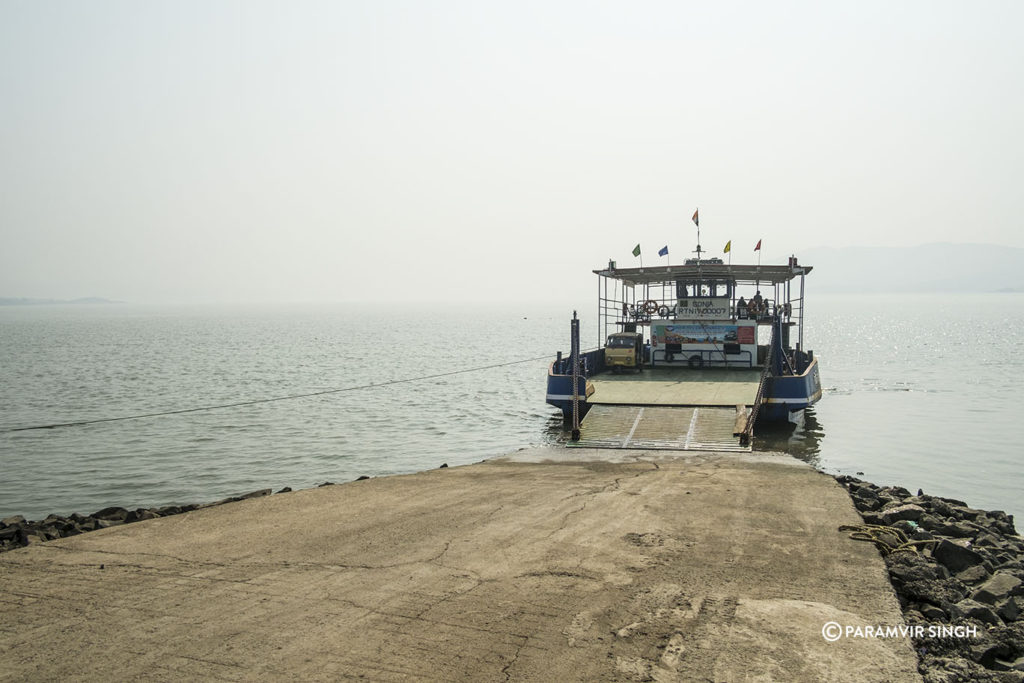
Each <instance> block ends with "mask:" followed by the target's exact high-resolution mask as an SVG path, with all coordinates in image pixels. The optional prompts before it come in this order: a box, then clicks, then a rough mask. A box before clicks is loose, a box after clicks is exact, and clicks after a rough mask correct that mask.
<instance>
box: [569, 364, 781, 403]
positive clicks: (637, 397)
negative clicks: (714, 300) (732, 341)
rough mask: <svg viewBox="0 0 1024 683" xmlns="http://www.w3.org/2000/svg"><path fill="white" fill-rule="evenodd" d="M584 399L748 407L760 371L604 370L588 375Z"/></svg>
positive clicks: (754, 395)
mask: <svg viewBox="0 0 1024 683" xmlns="http://www.w3.org/2000/svg"><path fill="white" fill-rule="evenodd" d="M590 381H591V382H592V383H593V385H594V393H593V395H592V396H590V397H589V398H588V399H587V401H588V403H591V404H594V405H599V404H606V405H631V406H731V407H735V406H738V405H745V406H751V405H753V404H754V400H755V399H756V398H757V387H758V385H759V384H760V382H761V370H760V369H759V368H750V369H742V370H739V369H725V368H709V369H703V370H693V369H690V368H687V367H684V368H653V369H651V368H648V369H645V370H644V371H643V372H641V373H639V374H622V375H615V374H612V373H604V374H601V375H597V376H596V377H593V378H591V380H590Z"/></svg>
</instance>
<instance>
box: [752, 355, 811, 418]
mask: <svg viewBox="0 0 1024 683" xmlns="http://www.w3.org/2000/svg"><path fill="white" fill-rule="evenodd" d="M764 396H765V398H764V403H762V404H761V409H760V411H759V412H758V416H757V419H758V420H765V421H768V422H777V421H786V420H789V418H790V415H792V414H793V413H796V412H799V411H801V410H803V409H804V408H806V407H807V406H809V405H811V404H812V403H815V402H817V401H818V399H820V398H821V374H820V373H819V371H818V359H817V358H813V359H811V362H810V363H809V364H808V366H807V368H806V369H804V371H803V372H802V373H801V374H799V375H780V376H775V377H769V378H768V385H767V386H766V387H765V393H764Z"/></svg>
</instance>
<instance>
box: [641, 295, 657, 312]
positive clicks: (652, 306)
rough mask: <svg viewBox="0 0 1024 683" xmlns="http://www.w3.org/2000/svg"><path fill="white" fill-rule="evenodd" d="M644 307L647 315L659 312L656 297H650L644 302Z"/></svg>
mask: <svg viewBox="0 0 1024 683" xmlns="http://www.w3.org/2000/svg"><path fill="white" fill-rule="evenodd" d="M643 309H644V313H646V314H647V315H654V314H655V313H657V312H658V302H657V301H655V300H654V299H648V300H647V301H645V302H644V303H643Z"/></svg>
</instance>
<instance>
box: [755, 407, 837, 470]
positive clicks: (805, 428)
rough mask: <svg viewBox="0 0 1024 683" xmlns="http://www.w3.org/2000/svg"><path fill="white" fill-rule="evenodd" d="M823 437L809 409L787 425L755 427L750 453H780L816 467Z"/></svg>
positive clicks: (811, 410)
mask: <svg viewBox="0 0 1024 683" xmlns="http://www.w3.org/2000/svg"><path fill="white" fill-rule="evenodd" d="M824 437H825V430H824V428H823V427H822V425H821V422H819V421H818V416H817V415H816V414H815V413H814V408H813V407H811V408H807V409H805V410H803V411H801V412H799V413H797V414H796V415H794V416H793V417H792V418H791V421H790V422H766V423H762V424H759V425H758V426H757V428H756V429H755V430H754V450H755V451H781V452H783V453H788V454H790V455H792V456H793V457H794V458H798V459H800V460H803V461H804V462H806V463H808V464H810V465H812V466H814V467H818V466H819V458H820V455H821V441H822V439H823V438H824Z"/></svg>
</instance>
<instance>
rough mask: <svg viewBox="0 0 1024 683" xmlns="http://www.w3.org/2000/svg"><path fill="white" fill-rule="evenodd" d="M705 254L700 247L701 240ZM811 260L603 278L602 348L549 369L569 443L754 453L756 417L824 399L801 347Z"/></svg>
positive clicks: (784, 416)
mask: <svg viewBox="0 0 1024 683" xmlns="http://www.w3.org/2000/svg"><path fill="white" fill-rule="evenodd" d="M698 250H699V247H698ZM811 270H812V268H811V266H803V265H800V264H799V263H798V261H797V259H796V257H790V258H789V262H788V263H787V264H786V265H764V266H762V265H760V264H758V265H732V264H731V263H730V264H726V263H725V262H723V261H722V259H719V258H710V259H702V258H700V252H699V251H698V257H697V258H693V259H687V260H686V261H685V263H684V264H683V265H674V266H673V265H669V266H654V267H641V268H618V267H617V266H616V264H615V262H614V261H610V262H609V263H608V267H607V268H604V269H602V270H595V271H594V273H595V274H596V275H597V277H598V311H597V323H598V325H597V328H598V344H597V347H596V348H594V349H592V350H590V351H585V352H583V351H580V338H579V322H580V321H579V319H578V318H577V316H576V312H573V321H572V324H571V350H570V352H569V353H568V354H565V355H563V354H562V353H559V354H558V357H557V358H556V359H555V361H554V362H552V363H551V365H550V366H549V368H548V377H547V402H548V403H549V404H551V405H553V406H555V407H557V408H559V409H560V410H561V411H562V414H563V416H564V418H565V420H566V421H567V422H569V423H571V425H572V437H573V438H572V441H571V443H570V445H579V446H591V447H616V448H654V449H656V448H666V449H714V450H749V449H750V442H751V435H752V433H753V429H754V425H755V424H757V423H761V422H767V421H786V420H791V419H792V418H793V417H794V416H795V415H797V414H798V413H799V412H800V411H802V410H803V409H804V408H806V407H807V406H809V405H811V404H813V403H814V402H816V401H817V400H819V399H820V398H821V378H820V374H819V370H818V359H817V358H816V357H815V356H814V352H813V351H811V350H809V349H806V347H805V346H804V317H805V311H806V307H805V298H804V293H805V289H804V288H805V278H806V276H807V274H808V273H810V272H811Z"/></svg>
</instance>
